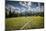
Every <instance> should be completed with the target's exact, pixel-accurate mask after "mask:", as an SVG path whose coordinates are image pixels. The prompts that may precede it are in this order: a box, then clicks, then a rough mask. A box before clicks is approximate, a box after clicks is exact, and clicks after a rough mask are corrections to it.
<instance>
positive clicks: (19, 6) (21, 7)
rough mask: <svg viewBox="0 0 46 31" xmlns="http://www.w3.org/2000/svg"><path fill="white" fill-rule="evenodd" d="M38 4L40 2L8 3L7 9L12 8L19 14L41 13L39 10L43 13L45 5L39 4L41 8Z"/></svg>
mask: <svg viewBox="0 0 46 31" xmlns="http://www.w3.org/2000/svg"><path fill="white" fill-rule="evenodd" d="M38 3H39V2H30V1H6V8H8V9H9V8H12V9H13V10H16V11H18V12H20V11H21V12H24V11H39V8H40V9H41V10H42V11H43V6H44V3H39V4H40V7H39V6H38ZM13 10H12V11H13Z"/></svg>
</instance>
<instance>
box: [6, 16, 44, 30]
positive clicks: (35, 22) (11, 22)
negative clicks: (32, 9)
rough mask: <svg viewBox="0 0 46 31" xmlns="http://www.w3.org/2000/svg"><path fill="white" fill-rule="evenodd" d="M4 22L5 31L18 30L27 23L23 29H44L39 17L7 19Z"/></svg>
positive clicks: (42, 20)
mask: <svg viewBox="0 0 46 31" xmlns="http://www.w3.org/2000/svg"><path fill="white" fill-rule="evenodd" d="M29 21H30V22H29ZM5 22H6V23H5V24H6V29H7V30H16V29H17V30H18V29H20V28H21V27H23V26H24V25H25V24H26V23H27V22H29V23H28V24H27V25H26V26H25V27H24V28H23V29H35V28H43V27H44V18H43V17H40V16H27V17H16V18H7V19H6V21H5Z"/></svg>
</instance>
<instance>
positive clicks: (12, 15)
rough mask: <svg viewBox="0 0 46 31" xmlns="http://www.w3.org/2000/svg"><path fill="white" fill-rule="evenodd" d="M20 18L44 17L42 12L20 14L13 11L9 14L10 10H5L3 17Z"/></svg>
mask: <svg viewBox="0 0 46 31" xmlns="http://www.w3.org/2000/svg"><path fill="white" fill-rule="evenodd" d="M21 16H44V12H37V13H32V12H31V11H30V12H26V11H25V12H21V13H16V12H15V10H14V11H13V12H11V8H10V10H8V9H6V8H5V17H6V18H11V17H21Z"/></svg>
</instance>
